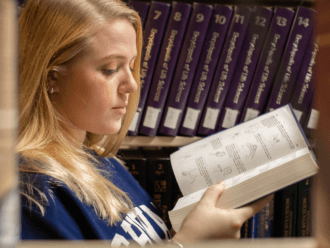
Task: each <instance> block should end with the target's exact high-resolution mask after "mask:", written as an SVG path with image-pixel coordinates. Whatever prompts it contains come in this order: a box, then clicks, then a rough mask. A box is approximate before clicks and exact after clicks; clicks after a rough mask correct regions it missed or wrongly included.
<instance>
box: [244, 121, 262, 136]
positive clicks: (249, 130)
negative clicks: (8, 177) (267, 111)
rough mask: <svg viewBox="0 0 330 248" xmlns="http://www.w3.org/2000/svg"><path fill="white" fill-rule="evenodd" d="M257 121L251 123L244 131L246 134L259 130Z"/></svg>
mask: <svg viewBox="0 0 330 248" xmlns="http://www.w3.org/2000/svg"><path fill="white" fill-rule="evenodd" d="M259 128H260V127H259V123H256V124H253V125H251V126H250V127H249V128H248V129H246V130H245V131H244V132H245V133H246V134H255V133H256V132H258V130H259Z"/></svg>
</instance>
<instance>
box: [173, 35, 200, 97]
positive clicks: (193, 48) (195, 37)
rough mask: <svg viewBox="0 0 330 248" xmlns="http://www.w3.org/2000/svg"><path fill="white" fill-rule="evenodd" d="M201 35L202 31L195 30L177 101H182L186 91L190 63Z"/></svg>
mask: <svg viewBox="0 0 330 248" xmlns="http://www.w3.org/2000/svg"><path fill="white" fill-rule="evenodd" d="M199 35H200V33H199V32H198V31H194V33H193V37H192V38H191V40H190V46H189V48H188V54H187V59H186V64H185V65H184V69H183V72H182V75H181V81H180V84H179V89H178V92H177V94H176V97H175V101H176V102H180V100H181V95H182V92H183V91H184V89H185V86H186V84H187V83H186V82H185V81H186V80H187V78H188V74H189V71H190V66H189V65H190V62H191V61H192V60H193V54H194V51H195V48H196V42H197V38H198V36H199Z"/></svg>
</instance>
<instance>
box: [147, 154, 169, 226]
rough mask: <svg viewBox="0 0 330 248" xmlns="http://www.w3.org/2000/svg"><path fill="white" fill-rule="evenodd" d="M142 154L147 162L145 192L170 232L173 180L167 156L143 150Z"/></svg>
mask: <svg viewBox="0 0 330 248" xmlns="http://www.w3.org/2000/svg"><path fill="white" fill-rule="evenodd" d="M161 151H162V150H161ZM144 153H145V156H146V157H147V161H148V172H147V174H148V176H147V177H148V180H147V192H148V193H149V195H150V196H151V197H152V199H153V201H154V202H155V203H156V204H157V205H158V206H159V207H160V209H161V217H162V219H163V220H164V222H165V224H166V225H167V227H168V229H169V230H170V229H171V223H170V220H169V216H168V211H169V210H170V209H172V204H173V180H174V175H173V171H172V166H171V162H170V158H169V156H168V155H167V154H162V153H160V152H159V151H157V150H156V151H146V150H144Z"/></svg>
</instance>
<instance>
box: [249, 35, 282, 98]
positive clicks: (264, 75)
mask: <svg viewBox="0 0 330 248" xmlns="http://www.w3.org/2000/svg"><path fill="white" fill-rule="evenodd" d="M280 38H281V36H280V35H279V34H275V35H274V39H273V41H272V43H271V47H270V50H269V52H268V56H267V59H266V64H265V67H264V70H263V73H262V76H261V82H260V83H259V86H258V91H257V94H256V97H255V98H254V103H255V104H259V102H260V97H261V94H262V92H263V91H264V88H265V87H266V83H265V82H267V80H268V76H269V72H270V71H269V66H270V65H271V64H272V63H273V55H274V52H275V51H276V45H277V41H278V40H279V39H280Z"/></svg>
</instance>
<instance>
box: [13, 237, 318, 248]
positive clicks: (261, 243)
mask: <svg viewBox="0 0 330 248" xmlns="http://www.w3.org/2000/svg"><path fill="white" fill-rule="evenodd" d="M109 246H110V242H109V241H108V242H106V241H40V240H39V241H22V242H21V243H20V245H19V246H18V248H39V247H40V248H41V247H47V248H59V247H61V248H66V247H67V248H87V247H88V248H89V247H93V248H105V247H109ZM130 247H132V248H134V247H141V246H137V245H132V246H131V245H130ZM155 247H159V248H162V247H163V248H173V247H177V246H173V245H169V244H163V245H157V246H155ZM184 247H187V248H200V247H205V248H218V247H226V248H231V247H232V248H288V247H290V248H301V247H304V248H317V247H318V245H317V242H316V240H315V239H314V238H283V239H281V238H278V239H274V238H272V239H253V240H252V239H245V240H244V239H241V240H217V241H212V242H210V241H209V242H203V243H191V244H185V246H184Z"/></svg>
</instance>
